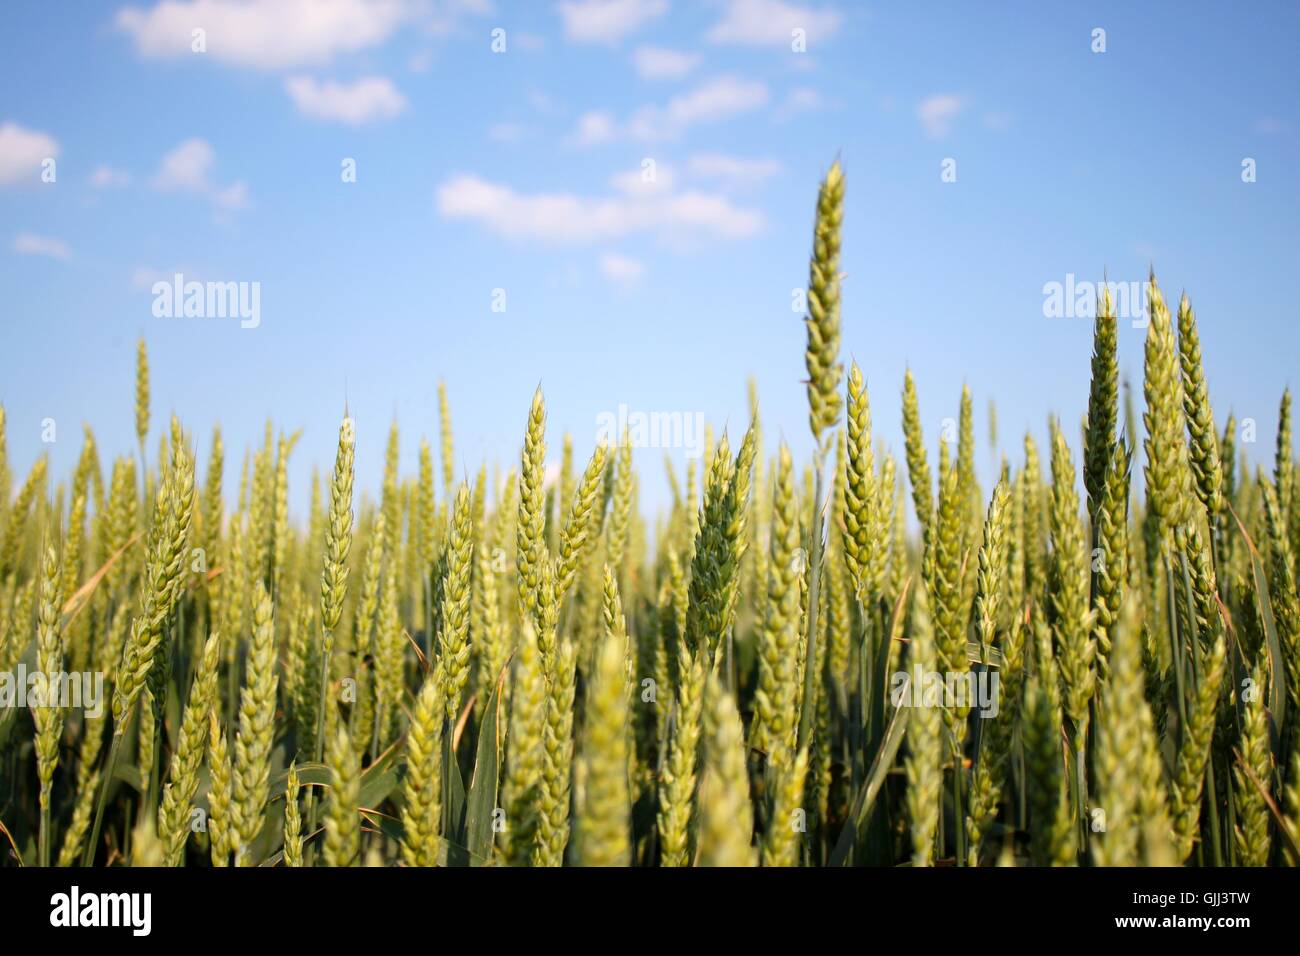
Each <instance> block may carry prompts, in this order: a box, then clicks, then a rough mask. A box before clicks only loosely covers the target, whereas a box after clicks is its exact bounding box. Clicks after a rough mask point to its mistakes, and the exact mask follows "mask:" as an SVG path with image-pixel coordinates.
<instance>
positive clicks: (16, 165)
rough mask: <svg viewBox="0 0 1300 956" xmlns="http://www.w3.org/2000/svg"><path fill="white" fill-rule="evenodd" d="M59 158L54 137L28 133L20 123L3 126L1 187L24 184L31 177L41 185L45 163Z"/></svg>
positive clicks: (0, 143) (0, 161)
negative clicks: (41, 169) (39, 174)
mask: <svg viewBox="0 0 1300 956" xmlns="http://www.w3.org/2000/svg"><path fill="white" fill-rule="evenodd" d="M58 155H59V144H58V143H57V142H56V141H55V139H54V137H52V136H48V135H46V134H45V133H39V132H37V131H36V130H33V129H25V128H23V127H22V126H19V125H18V124H17V123H12V122H11V123H3V124H0V186H10V185H13V184H14V183H20V182H22V181H23V180H25V179H28V178H29V177H30V181H31V182H37V181H39V177H38V171H39V170H40V168H41V162H42V161H43V160H45V159H53V158H55V157H57V156H58Z"/></svg>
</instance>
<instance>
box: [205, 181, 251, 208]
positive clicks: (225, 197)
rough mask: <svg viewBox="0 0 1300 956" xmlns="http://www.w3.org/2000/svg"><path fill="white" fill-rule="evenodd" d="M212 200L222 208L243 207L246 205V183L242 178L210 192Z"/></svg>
mask: <svg viewBox="0 0 1300 956" xmlns="http://www.w3.org/2000/svg"><path fill="white" fill-rule="evenodd" d="M212 201H213V202H214V203H216V204H217V205H218V206H220V207H221V208H222V209H243V208H244V207H245V206H247V205H248V184H247V183H245V182H243V181H242V180H241V181H239V182H237V183H231V184H230V185H229V186H227V187H226V188H224V189H218V190H216V191H214V192H213V193H212Z"/></svg>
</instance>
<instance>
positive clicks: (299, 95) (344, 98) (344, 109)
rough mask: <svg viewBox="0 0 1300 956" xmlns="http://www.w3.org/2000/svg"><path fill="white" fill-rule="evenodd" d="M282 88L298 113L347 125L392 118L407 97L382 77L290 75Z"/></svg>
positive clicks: (404, 106)
mask: <svg viewBox="0 0 1300 956" xmlns="http://www.w3.org/2000/svg"><path fill="white" fill-rule="evenodd" d="M284 88H285V90H286V91H287V92H288V94H289V96H290V98H291V99H292V100H293V104H294V106H296V107H298V112H300V113H302V114H304V115H306V116H310V117H312V118H313V119H318V120H326V121H328V122H335V123H343V124H345V125H347V126H362V125H364V124H366V123H374V122H377V121H380V120H386V119H392V118H393V117H394V116H397V115H398V114H399V113H401V112H402V110H404V109H406V97H404V96H403V95H402V94H401V92H400V91H399V90H398V89H397V87H396V86H394V85H393V84H392V81H391V80H389V79H388V78H387V77H383V76H363V77H361V78H360V79H358V80H356V81H355V82H353V83H339V82H336V81H335V80H325V81H324V82H317V81H316V80H315V79H313V78H312V77H310V76H291V77H289V78H288V79H287V80H285V81H284Z"/></svg>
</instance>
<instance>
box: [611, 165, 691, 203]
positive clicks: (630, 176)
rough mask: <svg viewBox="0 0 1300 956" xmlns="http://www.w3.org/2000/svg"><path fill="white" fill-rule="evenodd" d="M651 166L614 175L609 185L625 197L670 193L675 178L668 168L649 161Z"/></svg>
mask: <svg viewBox="0 0 1300 956" xmlns="http://www.w3.org/2000/svg"><path fill="white" fill-rule="evenodd" d="M651 162H652V163H653V165H650V166H645V165H643V166H640V167H638V168H637V169H629V170H626V171H625V172H621V173H615V174H614V175H613V176H611V177H610V180H609V184H610V185H611V186H613V187H614V188H615V189H617V190H618V191H619V192H621V193H623V194H624V195H625V196H654V195H662V194H663V193H668V192H672V189H673V186H674V185H675V184H676V181H677V177H676V176H675V175H674V174H673V171H672V169H671V168H670V167H668V166H665V165H663V164H662V163H656V162H654V161H653V160H651Z"/></svg>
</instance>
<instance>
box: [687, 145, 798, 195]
mask: <svg viewBox="0 0 1300 956" xmlns="http://www.w3.org/2000/svg"><path fill="white" fill-rule="evenodd" d="M687 168H688V169H689V170H690V172H691V175H693V176H697V177H699V178H700V179H709V180H715V181H717V182H719V183H721V184H722V185H724V186H726V187H730V188H740V187H746V186H754V185H757V184H758V183H761V182H763V181H764V180H766V179H770V178H771V177H773V176H775V175H776V174H777V173H778V172H780V171H781V164H780V163H779V162H777V161H776V160H775V159H748V158H745V157H743V156H729V155H727V154H726V153H697V154H695V155H694V156H692V157H691V158H690V161H689V162H688V163H687Z"/></svg>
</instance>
